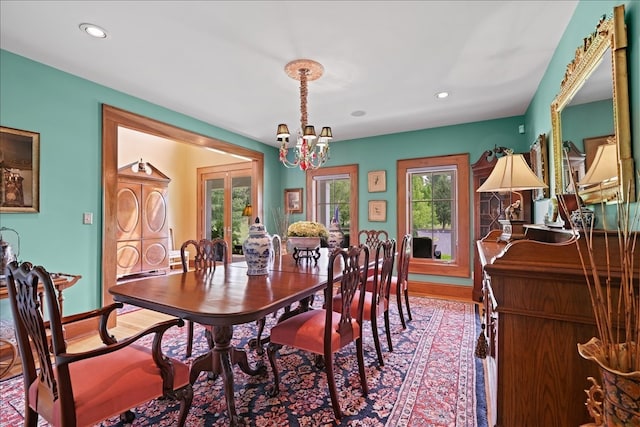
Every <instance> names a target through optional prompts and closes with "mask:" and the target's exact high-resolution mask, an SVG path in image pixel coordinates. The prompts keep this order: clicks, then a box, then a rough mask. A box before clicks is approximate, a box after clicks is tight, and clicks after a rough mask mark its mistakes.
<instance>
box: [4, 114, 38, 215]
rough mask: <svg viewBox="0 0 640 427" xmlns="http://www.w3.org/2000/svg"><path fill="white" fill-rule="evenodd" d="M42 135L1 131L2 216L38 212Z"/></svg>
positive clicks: (18, 130)
mask: <svg viewBox="0 0 640 427" xmlns="http://www.w3.org/2000/svg"><path fill="white" fill-rule="evenodd" d="M39 188H40V134H39V133H37V132H30V131H26V130H20V129H12V128H7V127H4V126H2V127H0V212H3V213H5V212H39V203H40V197H39Z"/></svg>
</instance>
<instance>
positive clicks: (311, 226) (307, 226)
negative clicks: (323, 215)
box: [287, 221, 329, 237]
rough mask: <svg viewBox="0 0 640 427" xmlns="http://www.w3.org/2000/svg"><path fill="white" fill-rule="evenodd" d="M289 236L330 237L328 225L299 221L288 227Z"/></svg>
mask: <svg viewBox="0 0 640 427" xmlns="http://www.w3.org/2000/svg"><path fill="white" fill-rule="evenodd" d="M287 236H288V237H329V231H328V230H327V227H325V226H324V225H323V224H320V223H319V222H313V221H298V222H294V223H293V224H291V225H290V226H289V228H287Z"/></svg>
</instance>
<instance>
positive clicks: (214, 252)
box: [180, 239, 228, 357]
mask: <svg viewBox="0 0 640 427" xmlns="http://www.w3.org/2000/svg"><path fill="white" fill-rule="evenodd" d="M190 246H193V249H194V253H195V257H194V258H193V267H194V269H195V270H196V271H200V270H211V271H215V270H216V265H217V263H218V262H220V263H222V264H223V265H224V266H225V267H226V266H227V254H228V246H227V242H226V241H225V240H224V239H213V240H207V239H201V240H199V241H196V240H187V241H186V242H184V243H183V244H182V245H181V246H180V257H181V258H182V271H183V272H185V273H186V272H187V271H189V251H188V249H189V247H190ZM186 323H187V351H186V356H187V357H191V353H192V352H193V322H192V321H190V320H187V321H186ZM211 333H212V332H211V328H206V330H205V336H206V337H207V343H208V344H209V348H213V336H212V335H211Z"/></svg>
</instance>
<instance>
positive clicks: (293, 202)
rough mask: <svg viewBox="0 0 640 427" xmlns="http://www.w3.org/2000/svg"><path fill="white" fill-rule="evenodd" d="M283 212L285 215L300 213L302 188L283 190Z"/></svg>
mask: <svg viewBox="0 0 640 427" xmlns="http://www.w3.org/2000/svg"><path fill="white" fill-rule="evenodd" d="M284 210H285V212H287V213H302V188H287V189H285V190H284Z"/></svg>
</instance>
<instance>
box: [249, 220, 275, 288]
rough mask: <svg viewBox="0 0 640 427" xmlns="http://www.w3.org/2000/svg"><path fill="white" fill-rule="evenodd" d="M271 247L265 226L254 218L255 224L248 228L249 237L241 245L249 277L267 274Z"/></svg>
mask: <svg viewBox="0 0 640 427" xmlns="http://www.w3.org/2000/svg"><path fill="white" fill-rule="evenodd" d="M272 246H273V243H272V241H271V236H269V234H268V233H267V230H266V228H265V226H264V225H263V224H261V223H260V218H256V222H255V223H254V224H253V225H251V226H250V227H249V237H247V240H245V241H244V243H243V244H242V251H243V252H244V257H245V261H246V262H247V267H249V268H248V269H247V274H248V275H249V276H261V275H265V274H267V272H268V270H267V267H268V266H269V259H270V258H271V251H272V250H273V248H272Z"/></svg>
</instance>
